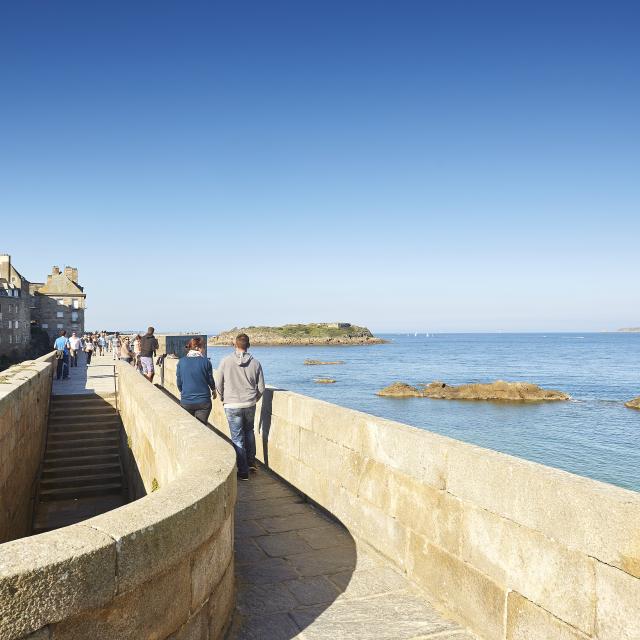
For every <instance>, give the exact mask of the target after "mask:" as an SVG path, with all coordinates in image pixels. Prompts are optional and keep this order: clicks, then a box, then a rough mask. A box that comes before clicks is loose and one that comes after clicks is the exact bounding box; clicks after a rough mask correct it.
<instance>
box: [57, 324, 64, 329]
mask: <svg viewBox="0 0 640 640" xmlns="http://www.w3.org/2000/svg"><path fill="white" fill-rule="evenodd" d="M56 326H57V327H58V329H63V328H64V325H63V324H58V325H56Z"/></svg>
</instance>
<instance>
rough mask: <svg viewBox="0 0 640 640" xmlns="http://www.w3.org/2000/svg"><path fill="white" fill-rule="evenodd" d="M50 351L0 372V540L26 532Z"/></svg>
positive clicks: (46, 407)
mask: <svg viewBox="0 0 640 640" xmlns="http://www.w3.org/2000/svg"><path fill="white" fill-rule="evenodd" d="M53 359H54V353H50V354H47V355H44V356H42V357H41V358H38V359H37V360H26V361H25V362H21V363H20V364H17V365H14V366H13V367H10V368H9V369H7V370H5V371H2V372H0V543H2V542H7V541H9V540H14V539H16V538H21V537H23V536H26V535H29V533H30V532H31V515H32V512H33V496H34V491H35V481H36V477H37V474H38V467H39V465H40V460H41V459H42V452H43V447H44V442H45V436H46V430H47V418H48V414H49V397H50V395H51V380H52V378H53V367H54V366H55V365H54V363H53Z"/></svg>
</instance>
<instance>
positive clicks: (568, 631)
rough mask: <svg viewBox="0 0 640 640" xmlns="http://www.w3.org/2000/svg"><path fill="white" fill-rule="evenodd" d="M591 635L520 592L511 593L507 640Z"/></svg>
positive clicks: (559, 639) (579, 638)
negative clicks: (552, 613)
mask: <svg viewBox="0 0 640 640" xmlns="http://www.w3.org/2000/svg"><path fill="white" fill-rule="evenodd" d="M589 637H591V636H587V635H585V634H583V633H582V632H580V631H578V630H577V629H575V628H574V627H571V626H569V625H568V624H566V623H564V622H562V621H561V620H558V618H556V617H555V616H553V615H551V614H550V613H549V612H548V611H545V610H544V609H542V608H541V607H538V606H536V605H535V604H533V603H532V602H530V601H529V600H527V599H526V598H523V597H522V596H521V595H520V594H519V593H516V592H515V591H512V592H511V593H509V596H508V603H507V629H506V640H534V639H535V640H537V639H538V638H540V640H543V639H545V640H546V639H547V638H548V639H549V640H587V639H588V638H589ZM621 638H622V636H620V639H621Z"/></svg>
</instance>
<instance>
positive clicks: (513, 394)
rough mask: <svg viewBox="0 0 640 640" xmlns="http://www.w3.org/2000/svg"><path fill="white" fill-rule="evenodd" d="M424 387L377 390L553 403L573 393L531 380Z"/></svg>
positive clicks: (408, 394)
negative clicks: (540, 385) (542, 385)
mask: <svg viewBox="0 0 640 640" xmlns="http://www.w3.org/2000/svg"><path fill="white" fill-rule="evenodd" d="M422 387H423V388H422V389H418V388H417V387H412V386H411V385H408V384H405V383H404V382H395V383H394V384H392V385H390V386H388V387H386V388H385V389H382V391H378V394H377V395H379V396H390V397H394V398H408V397H417V398H432V399H434V400H493V401H497V402H550V401H558V400H569V399H570V396H568V395H567V394H566V393H562V391H555V390H553V389H543V388H542V387H539V386H538V385H537V384H532V383H530V382H505V381H504V380H496V381H495V382H490V383H488V384H461V385H459V386H451V385H448V384H446V383H445V382H439V381H437V382H432V383H430V384H427V385H422Z"/></svg>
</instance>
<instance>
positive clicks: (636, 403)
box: [624, 396, 640, 409]
mask: <svg viewBox="0 0 640 640" xmlns="http://www.w3.org/2000/svg"><path fill="white" fill-rule="evenodd" d="M624 406H625V407H629V409H640V396H638V397H637V398H634V399H633V400H629V402H625V403H624Z"/></svg>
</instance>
